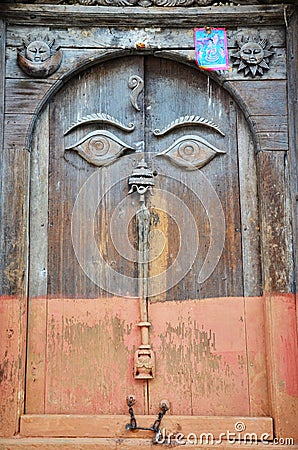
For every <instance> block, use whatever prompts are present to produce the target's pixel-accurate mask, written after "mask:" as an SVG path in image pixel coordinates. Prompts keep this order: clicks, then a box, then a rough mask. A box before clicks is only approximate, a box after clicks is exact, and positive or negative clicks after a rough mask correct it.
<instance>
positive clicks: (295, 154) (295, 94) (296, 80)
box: [287, 10, 298, 329]
mask: <svg viewBox="0 0 298 450" xmlns="http://www.w3.org/2000/svg"><path fill="white" fill-rule="evenodd" d="M297 41H298V12H297V10H296V13H295V14H294V15H293V17H292V19H291V21H290V23H289V35H288V47H287V50H288V55H289V57H288V73H289V83H288V103H289V149H290V179H291V186H290V192H291V200H292V208H293V215H292V217H293V231H294V253H295V275H296V276H295V282H296V286H297V278H298V252H297V248H298V195H297V194H298V165H297V161H298V147H297V143H298V125H297V119H298V101H297V98H298V77H297V73H298V55H297ZM296 315H297V329H298V307H297V306H296Z"/></svg>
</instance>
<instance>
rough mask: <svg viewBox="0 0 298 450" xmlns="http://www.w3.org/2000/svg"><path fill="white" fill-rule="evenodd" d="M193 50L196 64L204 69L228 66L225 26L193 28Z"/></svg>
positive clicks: (220, 68)
mask: <svg viewBox="0 0 298 450" xmlns="http://www.w3.org/2000/svg"><path fill="white" fill-rule="evenodd" d="M194 32H195V35H194V38H195V51H196V62H197V64H198V66H199V67H200V68H202V69H206V70H225V69H228V67H229V62H228V46H227V35H226V30H225V28H195V30H194Z"/></svg>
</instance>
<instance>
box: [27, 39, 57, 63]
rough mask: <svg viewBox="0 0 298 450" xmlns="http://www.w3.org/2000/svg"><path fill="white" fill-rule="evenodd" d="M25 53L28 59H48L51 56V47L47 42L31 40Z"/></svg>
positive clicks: (38, 60) (37, 60) (36, 60)
mask: <svg viewBox="0 0 298 450" xmlns="http://www.w3.org/2000/svg"><path fill="white" fill-rule="evenodd" d="M25 55H26V58H27V59H30V61H35V62H42V61H46V60H47V59H49V58H50V57H51V48H50V46H49V45H48V44H47V43H46V42H43V41H34V42H31V43H30V44H29V45H28V47H27V48H26V52H25Z"/></svg>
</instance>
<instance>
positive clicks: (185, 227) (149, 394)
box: [21, 56, 272, 437]
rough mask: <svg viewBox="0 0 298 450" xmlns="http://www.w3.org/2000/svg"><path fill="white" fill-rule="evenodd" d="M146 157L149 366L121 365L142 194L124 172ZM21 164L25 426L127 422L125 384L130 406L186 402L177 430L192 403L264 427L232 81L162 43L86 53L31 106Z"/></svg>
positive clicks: (243, 143) (200, 412)
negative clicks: (142, 49)
mask: <svg viewBox="0 0 298 450" xmlns="http://www.w3.org/2000/svg"><path fill="white" fill-rule="evenodd" d="M78 149H79V150H78ZM143 158H145V159H146V161H147V164H148V166H149V168H150V169H151V170H152V173H153V177H154V183H155V184H154V187H153V192H152V194H150V193H147V194H146V205H147V207H148V209H149V211H150V241H149V245H150V246H149V254H150V257H149V260H150V262H149V273H148V280H147V281H148V298H147V300H146V302H147V310H148V318H149V321H150V323H151V327H150V343H151V345H152V348H153V351H154V353H155V358H156V373H155V377H154V379H152V380H136V379H134V373H133V372H134V371H133V364H134V354H135V351H136V350H137V348H138V346H139V345H140V343H141V337H140V330H139V327H138V323H139V322H140V319H141V317H140V307H139V284H140V281H139V280H138V264H137V262H138V258H137V248H138V234H137V224H136V218H135V214H136V211H137V210H138V208H139V194H138V193H137V192H134V193H132V194H128V190H129V189H128V179H129V177H130V176H131V175H132V173H133V170H134V169H135V167H136V165H137V164H138V163H139V162H140V160H141V159H143ZM107 162H108V164H106V163H107ZM31 173H32V177H31V178H32V183H31V224H30V301H29V333H28V362H27V390H26V414H25V415H24V416H23V418H22V430H21V431H22V433H23V434H25V435H44V434H48V435H59V436H60V435H66V436H68V435H70V436H73V435H74V436H77V435H81V436H96V435H99V436H112V437H113V436H121V437H131V436H130V434H129V432H128V431H126V430H125V423H126V422H128V421H129V416H128V409H127V404H126V397H127V395H129V394H134V395H135V397H136V399H137V402H136V405H135V413H136V414H137V415H147V414H149V415H150V418H151V417H153V416H154V415H156V414H157V412H158V410H159V403H160V401H161V400H162V399H164V398H166V399H168V400H169V401H170V405H171V408H170V411H169V412H168V413H167V416H169V417H175V420H176V421H177V420H178V419H177V417H179V418H180V419H181V418H183V417H187V418H188V420H190V419H189V417H190V416H195V420H196V422H187V423H188V424H187V425H185V424H186V422H183V423H184V425H185V426H186V428H183V430H184V431H185V430H189V431H192V432H195V431H196V430H195V429H193V428H191V427H192V426H195V423H196V426H201V427H202V421H201V422H200V420H201V419H200V420H199V418H198V416H204V417H205V419H204V420H205V422H204V420H203V422H204V423H205V426H206V427H207V428H206V431H208V430H209V431H210V426H211V425H212V424H213V425H212V426H213V427H215V428H216V431H217V432H218V433H219V432H220V431H221V428H220V426H219V422H218V420H217V419H221V418H222V417H223V416H231V418H230V419H229V420H230V421H229V422H228V425H227V423H225V424H222V422H221V424H222V425H221V426H222V427H227V426H229V427H233V426H234V425H233V424H235V420H236V419H237V418H239V417H243V416H245V417H246V422H245V426H246V429H247V430H250V426H254V427H256V424H257V427H259V429H260V430H263V431H268V432H269V434H270V435H272V423H271V419H270V418H268V417H265V416H267V415H268V413H269V411H268V394H267V375H266V363H265V358H266V354H265V336H264V327H263V320H264V317H263V306H262V301H261V282H260V257H259V234H258V233H259V219H258V204H257V197H256V189H257V188H256V185H257V183H256V168H255V160H254V154H253V143H252V139H251V136H250V133H249V130H248V126H247V124H246V121H245V119H244V117H243V115H242V113H241V112H240V111H239V109H238V107H237V105H236V104H235V102H234V101H233V99H232V98H231V97H230V95H229V94H228V93H227V92H226V91H225V90H224V89H223V88H222V87H220V86H219V85H217V84H216V83H215V82H214V81H212V79H211V78H210V77H209V76H207V75H205V74H202V73H200V72H199V71H198V70H197V69H195V68H192V67H188V66H186V65H183V64H179V63H177V62H175V61H170V60H166V59H162V58H155V57H149V56H148V57H147V56H144V57H141V56H129V57H121V58H118V59H114V60H110V61H106V62H104V63H101V64H98V65H95V66H94V67H91V68H89V69H87V70H86V71H84V72H82V73H80V74H79V75H77V76H76V77H74V78H73V79H72V80H71V81H69V82H68V83H67V84H66V85H65V86H64V87H63V88H62V89H61V90H60V91H59V92H58V93H57V95H56V96H55V97H54V98H53V99H52V100H51V102H50V103H49V105H48V106H47V107H46V109H45V110H44V112H43V113H42V115H41V117H40V119H39V123H38V126H37V128H36V131H35V137H34V153H33V158H32V169H31ZM252 367H253V369H254V370H252V369H251V368H252ZM82 414H83V415H85V417H89V419H88V421H85V422H84V418H83V419H82V418H81V415H82ZM61 415H64V416H61ZM65 415H67V416H65ZM87 415H88V416H87ZM91 415H92V416H93V420H94V421H95V422H92V421H91V422H90V417H91ZM78 416H80V420H83V425H82V422H80V427H79V429H78V428H77V427H76V426H75V425H74V424H76V423H78V422H75V420H78ZM206 416H208V417H209V419H208V417H206ZM255 416H257V417H259V419H258V420H256V419H254V420H253V421H252V422H251V423H250V421H249V420H250V419H249V417H255ZM111 417H113V420H114V422H113V427H111V428H109V429H108V427H107V426H106V425H105V424H106V422H105V421H109V422H108V423H111V420H112V418H111ZM216 417H217V419H216ZM180 419H179V420H180ZM211 419H212V420H211ZM148 420H149V417H148V419H146V417H145V418H144V417H142V418H141V421H143V422H144V423H145V422H146V425H147V426H148V423H147V422H148ZM150 420H151V419H150ZM150 420H149V422H150ZM166 420H170V419H166ZM175 420H174V421H172V422H168V424H169V423H170V424H171V427H172V428H171V430H172V431H173V432H177V431H179V430H178V429H175V427H176V425H175V424H177V422H175ZM210 420H211V422H210ZM51 421H52V422H51ZM61 421H62V422H61ZM212 421H213V422H212ZM236 421H237V420H236ZM143 422H142V423H143ZM49 423H50V425H49ZM90 423H91V425H90ZM189 423H191V425H189ZM252 423H253V424H254V425H252ZM51 424H52V425H51ZM92 424H93V425H92ZM198 424H199V425H198ZM206 424H207V425H206ZM184 425H183V426H184ZM187 427H188V428H187ZM189 427H190V428H189ZM208 427H209V429H208ZM255 429H256V428H254V430H255ZM61 433H62V434H61ZM145 434H146V433H145ZM137 435H138V436H140V434H137ZM146 435H148V433H147V434H146ZM149 435H150V433H149Z"/></svg>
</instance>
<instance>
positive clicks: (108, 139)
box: [66, 130, 135, 167]
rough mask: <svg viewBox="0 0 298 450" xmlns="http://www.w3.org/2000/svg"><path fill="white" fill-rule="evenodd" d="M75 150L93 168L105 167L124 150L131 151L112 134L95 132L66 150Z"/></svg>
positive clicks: (131, 148) (100, 131) (103, 131)
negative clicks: (93, 166)
mask: <svg viewBox="0 0 298 450" xmlns="http://www.w3.org/2000/svg"><path fill="white" fill-rule="evenodd" d="M66 150H75V151H77V152H78V154H79V155H80V156H82V158H84V159H85V160H86V161H88V162H89V163H91V164H93V165H95V166H99V167H101V166H105V165H107V164H110V163H112V162H113V161H115V160H116V159H117V158H118V157H119V156H120V155H121V154H122V153H123V152H124V151H125V150H133V151H135V149H134V148H133V147H130V146H129V145H126V144H125V143H124V142H123V141H121V140H120V139H119V138H117V137H116V136H115V135H114V134H113V133H110V132H109V131H105V130H97V131H93V132H92V133H89V134H87V136H85V137H84V138H83V139H81V140H80V141H78V142H76V143H75V144H74V145H71V146H69V147H67V148H66Z"/></svg>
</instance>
